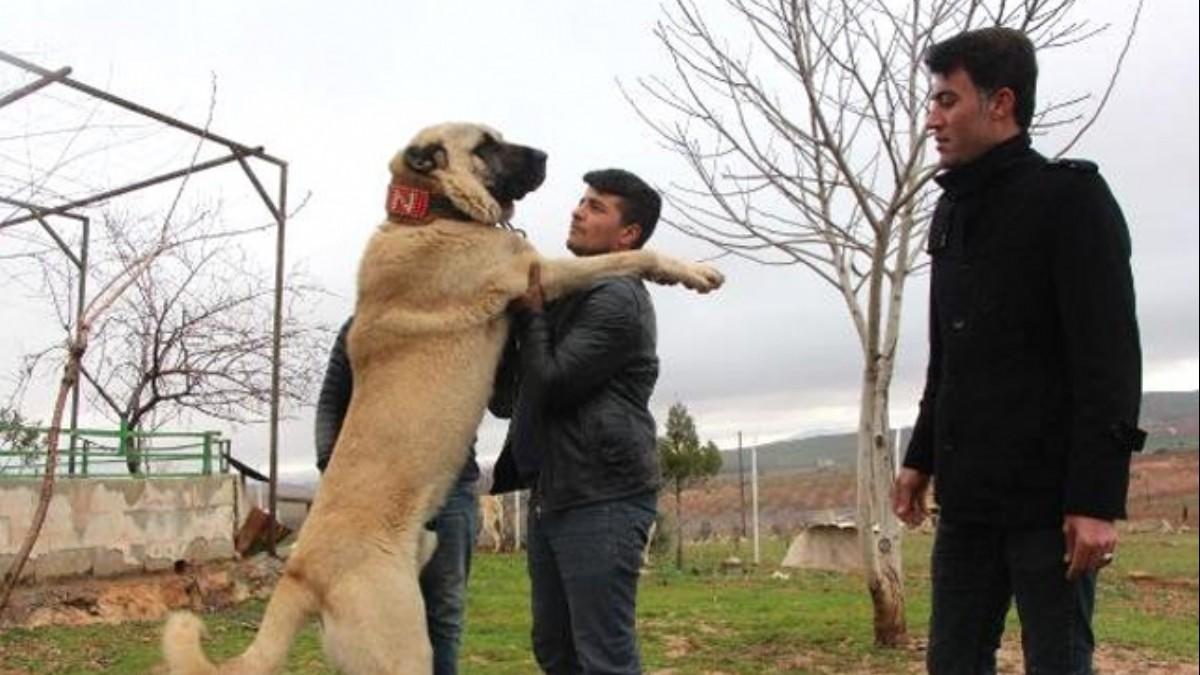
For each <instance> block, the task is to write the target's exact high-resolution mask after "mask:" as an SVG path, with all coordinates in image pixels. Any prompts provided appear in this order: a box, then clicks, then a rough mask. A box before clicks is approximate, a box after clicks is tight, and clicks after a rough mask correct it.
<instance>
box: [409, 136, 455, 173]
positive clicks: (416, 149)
mask: <svg viewBox="0 0 1200 675" xmlns="http://www.w3.org/2000/svg"><path fill="white" fill-rule="evenodd" d="M446 164H447V162H446V149H445V148H443V147H442V144H441V143H430V144H428V145H410V146H408V147H407V148H405V149H404V165H405V166H407V167H408V168H409V169H411V170H412V171H415V172H417V173H429V172H430V171H433V170H434V169H437V168H439V167H441V168H445V166H446Z"/></svg>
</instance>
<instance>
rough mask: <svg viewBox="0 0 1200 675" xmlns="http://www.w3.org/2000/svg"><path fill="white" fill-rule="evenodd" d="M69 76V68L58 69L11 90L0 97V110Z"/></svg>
mask: <svg viewBox="0 0 1200 675" xmlns="http://www.w3.org/2000/svg"><path fill="white" fill-rule="evenodd" d="M70 74H71V68H70V67H69V66H68V67H66V68H59V69H58V70H56V71H54V72H52V73H47V74H45V75H42V76H41V77H40V78H38V79H37V80H34V81H33V82H30V83H29V84H27V85H25V86H24V87H20V88H17V89H13V90H12V91H10V92H8V93H7V94H5V95H4V96H0V108H3V107H4V106H6V105H8V104H9V103H13V102H15V101H19V100H21V99H23V98H25V97H26V96H28V95H30V94H32V93H34V92H36V91H38V90H39V89H41V88H42V87H45V86H47V85H50V84H54V83H55V82H58V81H59V80H61V79H63V78H64V77H66V76H68V75H70Z"/></svg>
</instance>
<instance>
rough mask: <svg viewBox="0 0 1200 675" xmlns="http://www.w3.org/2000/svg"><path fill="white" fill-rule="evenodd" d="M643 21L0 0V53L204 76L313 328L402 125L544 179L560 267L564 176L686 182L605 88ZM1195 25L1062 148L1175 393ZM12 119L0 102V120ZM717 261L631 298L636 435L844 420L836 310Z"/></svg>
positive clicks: (846, 371) (1139, 47) (1190, 169)
mask: <svg viewBox="0 0 1200 675" xmlns="http://www.w3.org/2000/svg"><path fill="white" fill-rule="evenodd" d="M701 4H703V3H701ZM1086 4H1087V6H1088V7H1089V8H1092V9H1094V10H1096V11H1098V12H1102V14H1101V15H1097V16H1096V17H1094V18H1095V19H1097V20H1098V21H1100V22H1103V21H1108V20H1111V21H1116V22H1118V23H1127V22H1128V18H1129V11H1130V3H1124V2H1104V3H1086ZM660 17H661V10H660V8H659V6H658V4H657V3H652V2H644V1H638V0H626V1H616V0H609V1H606V2H548V1H547V2H532V1H530V2H487V3H483V2H481V3H470V4H468V3H450V2H445V3H438V2H396V3H356V2H342V3H336V4H332V5H331V4H330V3H321V2H296V1H289V2H282V1H279V2H274V1H273V2H252V3H247V2H207V3H169V2H151V1H147V2H121V3H85V2H74V3H66V2H46V1H43V0H38V1H31V0H6V2H5V3H4V9H3V17H2V18H0V49H2V50H4V51H7V52H10V53H15V54H17V55H19V56H21V57H22V58H26V59H28V60H31V61H34V62H36V63H38V64H40V65H43V66H45V67H48V68H51V69H55V68H59V67H62V66H71V67H73V68H74V72H73V75H72V76H73V77H74V78H75V79H77V80H80V81H83V82H86V83H89V84H93V85H96V86H99V87H102V88H105V89H108V90H110V91H112V92H114V93H117V94H119V95H121V96H124V97H127V98H131V99H134V100H136V101H138V102H140V103H142V104H145V105H147V106H149V107H151V108H156V109H159V110H163V111H167V112H170V113H172V114H175V115H178V116H180V117H183V118H184V119H187V120H190V121H194V122H196V123H202V122H203V119H204V117H205V114H206V110H207V107H208V102H209V91H210V78H211V76H212V75H213V74H215V76H216V78H217V83H218V85H217V91H218V94H217V106H216V110H215V117H214V120H213V123H212V129H213V130H214V131H216V132H218V133H220V134H222V135H225V136H227V137H231V138H234V139H236V140H238V141H241V142H244V143H246V144H248V145H263V146H265V147H266V149H267V151H268V152H270V153H272V154H274V155H275V156H278V157H282V158H284V159H286V160H287V161H288V162H289V163H290V172H291V184H290V188H289V189H290V194H292V195H294V196H296V195H302V194H304V193H306V192H310V191H311V195H312V196H311V200H310V201H309V203H308V206H307V207H306V208H305V209H304V210H303V211H302V212H301V213H300V214H299V215H298V216H297V217H296V218H295V219H294V220H293V221H292V222H291V224H290V226H289V239H288V257H289V261H291V262H302V263H303V264H304V265H305V266H306V267H307V269H308V270H309V272H310V273H311V274H312V275H313V276H314V277H315V278H316V279H317V280H319V281H320V282H321V283H322V284H324V285H325V286H326V287H328V288H329V289H330V290H331V291H332V292H333V295H332V296H331V297H330V298H328V299H327V300H325V301H324V302H323V304H322V305H321V306H320V307H318V308H317V309H316V311H317V313H318V315H319V316H320V317H322V318H323V319H325V320H326V321H329V322H337V321H339V320H340V318H341V317H343V316H345V315H346V314H348V313H349V312H350V310H351V305H352V298H353V283H354V272H355V268H356V265H357V263H358V257H359V253H360V252H361V249H362V245H363V243H364V242H365V240H366V238H367V237H368V236H369V234H370V232H371V231H372V228H373V227H374V226H375V225H376V224H377V222H378V221H379V219H380V215H381V213H380V204H381V203H382V198H383V191H384V189H385V186H386V182H387V178H388V176H387V173H386V163H387V161H388V159H389V158H390V156H391V154H392V153H393V152H395V150H396V149H398V148H399V147H401V146H403V144H404V143H405V142H406V141H407V140H408V139H409V138H410V137H411V136H412V135H413V134H414V133H415V132H416V131H417V130H418V129H420V128H421V127H423V126H426V125H429V124H432V123H437V122H440V121H443V120H472V121H480V122H485V123H487V124H489V125H492V126H494V127H496V128H498V129H500V130H501V131H502V132H504V134H505V135H506V137H507V138H508V139H510V140H514V141H518V142H523V143H528V144H531V145H536V146H538V147H541V148H543V149H545V150H546V151H547V152H548V153H549V154H550V165H549V176H548V178H547V180H546V183H545V185H544V186H543V187H542V188H541V189H540V190H539V191H538V192H536V193H534V194H533V195H531V196H530V197H528V198H527V199H526V200H525V201H524V202H523V203H521V205H520V206H519V208H518V214H517V216H516V218H515V222H516V224H517V225H518V226H520V227H522V228H524V229H525V230H527V231H528V232H529V234H530V237H531V239H532V240H533V241H534V242H535V243H536V244H537V245H538V246H539V248H540V249H541V250H542V251H543V252H544V253H547V254H552V255H564V254H566V251H565V249H564V248H563V245H562V244H563V241H564V239H565V235H566V229H567V225H568V219H569V211H570V209H571V207H572V205H573V204H574V203H575V201H576V200H577V198H578V196H579V194H580V192H581V190H582V183H581V181H580V176H581V175H582V174H583V173H584V172H585V171H587V170H589V169H592V168H598V167H604V166H621V167H625V168H629V169H632V170H633V171H635V172H637V173H639V174H642V175H643V176H644V177H646V178H647V179H649V180H651V182H654V183H656V184H658V185H660V186H667V185H669V184H671V183H672V182H674V181H686V180H687V179H688V175H687V173H686V171H687V169H686V167H684V166H682V165H681V164H680V163H679V161H678V160H677V159H676V158H674V157H673V156H672V155H670V154H669V153H667V152H665V151H664V150H662V149H661V148H659V147H658V146H657V145H656V143H655V140H654V138H653V137H652V135H651V134H650V132H649V131H648V130H647V129H646V127H645V126H644V125H643V123H642V122H641V121H639V119H638V118H637V116H636V115H635V114H634V112H633V111H632V110H631V108H630V106H629V105H628V103H627V102H626V101H625V100H624V99H623V98H622V96H621V93H620V91H619V89H618V87H617V84H616V83H617V81H618V80H620V81H622V82H624V83H627V84H629V83H633V82H634V81H635V80H636V78H638V77H643V76H649V75H655V74H666V73H667V72H668V71H667V64H666V60H665V55H664V53H663V51H662V49H661V47H660V46H659V45H658V43H657V42H656V40H655V38H654V36H653V34H652V29H653V26H654V22H655V21H656V20H657V19H659V18H660ZM1197 23H1198V20H1197V9H1196V7H1195V6H1194V5H1192V4H1191V3H1183V2H1149V3H1147V5H1146V8H1145V10H1144V13H1143V17H1142V22H1141V26H1140V28H1139V32H1138V35H1137V37H1136V38H1135V41H1134V44H1133V47H1132V50H1131V52H1130V55H1129V57H1128V60H1127V62H1126V65H1125V68H1124V72H1123V74H1122V77H1121V80H1120V82H1119V84H1118V85H1117V88H1116V90H1115V92H1114V93H1113V96H1112V99H1111V101H1110V103H1109V107H1108V109H1107V112H1106V113H1105V114H1104V116H1103V117H1102V118H1101V119H1100V121H1099V122H1098V123H1097V124H1096V125H1095V127H1094V128H1092V130H1091V131H1090V132H1089V134H1088V135H1087V136H1086V137H1085V138H1084V140H1083V142H1082V143H1081V144H1080V145H1078V146H1077V147H1076V148H1075V149H1074V150H1073V151H1072V153H1071V154H1072V155H1074V156H1080V157H1087V158H1090V159H1092V160H1094V161H1096V162H1098V163H1099V164H1100V166H1101V170H1102V171H1103V172H1104V174H1105V177H1106V178H1107V179H1108V181H1109V183H1110V184H1111V186H1112V188H1113V191H1114V192H1115V194H1116V195H1117V197H1118V199H1119V201H1120V203H1121V205H1122V207H1123V209H1124V211H1125V214H1126V217H1127V219H1128V221H1129V223H1130V229H1131V234H1132V237H1133V246H1134V269H1135V275H1136V285H1137V291H1138V298H1139V316H1140V320H1141V325H1142V335H1143V349H1144V353H1145V359H1146V365H1145V371H1146V388H1147V389H1156V390H1157V389H1170V390H1183V389H1194V388H1196V387H1197V381H1198V379H1200V375H1198V372H1200V359H1198V356H1197V352H1198V350H1197V342H1198V337H1197V336H1198V329H1197V324H1198V321H1197V305H1198V291H1197V285H1198V284H1197V269H1198V267H1200V265H1198V260H1197V256H1198V254H1197V250H1198V242H1197V229H1198V228H1197V215H1198V213H1200V207H1198V184H1200V176H1198V169H1197V165H1198V151H1197V148H1198V145H1200V143H1198V138H1197V135H1198V133H1197V128H1198V122H1197V115H1198V109H1200V106H1198V100H1197V81H1198V79H1200V78H1198V74H1197V59H1196V54H1197V49H1198V47H1200V40H1198V38H1197ZM1120 27H1121V26H1118V28H1120ZM1116 37H1117V35H1116V33H1115V32H1114V33H1113V34H1112V36H1111V37H1110V38H1106V39H1102V40H1100V41H1098V42H1097V43H1095V44H1094V45H1092V46H1090V47H1089V48H1087V49H1083V50H1075V51H1073V52H1064V53H1062V54H1058V55H1051V56H1048V57H1044V58H1043V60H1042V72H1043V76H1042V80H1041V86H1040V91H1039V95H1040V96H1041V97H1042V98H1043V99H1046V100H1048V99H1049V98H1062V97H1064V96H1066V95H1068V94H1069V93H1071V92H1078V91H1081V90H1084V91H1086V90H1087V89H1088V88H1091V89H1095V88H1098V87H1099V86H1100V85H1101V84H1102V83H1103V77H1104V73H1105V72H1107V70H1108V69H1109V68H1110V67H1111V64H1112V60H1113V58H1114V57H1115V53H1116V48H1117V45H1116V42H1115V39H1116ZM0 70H2V71H4V72H2V73H0V85H5V86H7V87H12V86H15V85H16V84H19V83H21V82H22V81H23V80H22V79H21V76H20V74H19V73H16V72H15V71H14V70H13V69H11V68H10V67H8V66H7V65H0ZM0 89H3V87H2V86H0ZM3 93H4V91H0V94H3ZM15 109H17V106H12V107H10V108H9V109H0V122H2V121H4V120H3V116H4V115H6V114H10V111H12V110H15ZM12 114H19V113H12ZM11 140H12V139H5V138H0V153H3V152H13V147H14V146H13V145H11ZM1050 140H1053V139H1050ZM6 142H10V144H9V145H5V143H6ZM1047 142H1048V143H1049V141H1047ZM186 145H187V144H186V139H182V140H181V142H180V144H179V147H184V146H186ZM1051 146H1052V144H1051ZM1045 149H1047V150H1051V151H1052V150H1054V149H1055V148H1054V147H1047V148H1045ZM113 161H114V163H116V162H117V160H115V159H114V160H113ZM119 168H121V169H128V168H129V167H127V166H124V165H122V166H120V167H119ZM133 168H134V169H137V168H138V167H136V166H135V167H133ZM159 170H161V169H159ZM119 173H120V172H119V171H116V170H114V172H113V178H112V180H113V181H114V182H116V181H118V180H119V177H118V174H119ZM97 180H100V179H99V178H97ZM221 189H222V192H221V199H222V200H223V201H225V202H226V203H237V202H239V201H240V202H243V203H245V204H249V205H251V206H253V205H255V204H256V202H255V200H256V197H255V196H254V195H253V193H251V192H250V191H249V188H247V187H245V186H244V185H243V186H242V187H241V188H239V189H241V190H242V191H241V192H238V189H235V188H232V187H222V188H221ZM293 198H294V199H296V198H298V197H293ZM293 203H294V202H293ZM247 208H248V207H247ZM3 245H5V244H4V240H3V239H0V246H3ZM654 245H655V246H656V247H657V248H659V249H661V250H664V251H667V252H670V253H673V254H676V255H683V256H689V257H707V256H711V255H713V253H714V251H712V250H710V249H707V248H705V247H704V246H702V245H701V244H699V243H698V242H695V241H692V240H688V239H687V238H685V237H683V236H682V235H680V234H678V233H676V232H674V231H671V230H669V229H668V228H663V229H662V230H660V232H659V233H658V234H656V236H655V239H654ZM2 253H3V251H2V250H0V254H2ZM0 264H3V260H2V258H0ZM719 264H720V265H721V267H722V269H723V270H724V271H725V273H726V275H727V277H728V279H729V283H728V286H727V288H725V289H724V290H722V291H721V292H720V293H719V294H716V295H713V296H708V297H703V298H701V297H698V296H693V295H691V294H689V293H686V292H684V291H682V290H679V289H676V288H664V289H656V290H654V291H653V295H654V298H655V302H656V305H657V309H658V318H659V350H660V355H661V358H662V375H661V378H660V381H659V386H658V390H657V394H656V396H655V398H654V401H653V408H654V411H655V413H656V416H657V417H658V418H659V419H660V421H661V420H665V416H666V415H665V413H666V408H667V407H668V406H669V405H670V404H671V403H672V402H673V401H675V400H681V401H683V402H684V403H686V404H687V405H688V406H689V408H690V409H691V411H692V413H693V415H694V416H695V418H696V422H697V426H698V428H699V430H700V433H701V436H702V437H704V438H712V439H713V440H716V441H717V442H718V443H719V444H721V445H728V444H730V443H732V442H733V439H734V438H735V436H736V433H737V432H738V431H739V430H740V431H742V432H744V434H745V438H746V442H747V443H752V442H755V441H767V440H773V439H777V438H780V437H786V436H793V435H800V434H805V433H812V432H815V431H825V430H845V429H850V428H852V427H853V426H854V424H855V422H856V410H857V403H858V380H859V371H860V363H859V358H860V352H859V348H858V346H857V341H856V338H855V336H854V335H853V331H852V329H851V326H850V323H849V320H848V317H847V315H846V311H845V307H844V305H843V304H842V303H841V301H840V300H839V298H838V297H837V296H836V295H835V294H834V293H833V292H832V291H831V290H830V289H829V288H828V287H826V286H823V285H821V284H820V283H818V282H816V281H815V280H814V279H812V278H811V277H810V276H809V275H808V274H807V273H805V272H803V271H802V270H801V269H799V268H772V269H765V268H761V267H755V266H753V265H750V264H748V263H742V262H736V261H728V260H721V261H720V263H719ZM18 290H19V289H18ZM3 292H4V295H5V297H6V298H7V299H8V300H7V301H6V307H5V308H3V309H0V322H3V323H4V325H6V326H10V328H9V329H7V330H6V333H5V335H4V337H2V338H0V371H4V372H8V371H11V370H12V369H13V368H14V367H15V363H16V359H17V357H18V355H19V354H21V353H22V352H23V351H28V350H29V349H31V348H32V347H34V346H35V345H38V344H44V342H45V339H46V336H47V335H51V336H52V335H53V333H52V330H50V329H52V326H50V327H49V328H48V329H47V331H49V332H47V331H42V329H40V328H38V327H36V326H33V325H30V324H37V323H38V321H39V320H40V319H39V320H34V319H32V318H31V317H36V316H37V311H36V309H31V308H30V307H29V304H28V302H27V301H21V302H19V301H18V300H16V299H14V298H16V297H17V296H20V295H21V294H20V293H18V292H15V291H14V289H11V288H8V289H3ZM926 293H927V278H926V277H923V276H922V277H917V278H915V279H913V280H912V281H911V282H910V286H909V288H908V292H907V302H906V306H905V314H904V316H905V318H904V321H903V334H902V342H901V349H900V354H899V364H898V368H897V376H896V380H895V384H894V386H893V390H892V392H893V393H892V396H893V406H892V420H893V422H894V423H896V424H910V423H911V421H912V416H913V414H914V410H915V402H916V399H917V398H918V396H919V392H920V387H921V374H922V369H923V367H924V360H925V356H926V347H925V335H924V325H925V312H926V301H925V294H926ZM22 297H23V296H22ZM39 340H40V341H41V343H39ZM7 382H8V380H7V379H4V380H0V383H7ZM0 395H4V396H5V397H6V396H7V392H0ZM25 405H26V409H25V412H26V414H27V415H29V416H33V417H41V418H45V417H48V412H44V411H43V409H41V408H39V406H40V405H45V404H43V403H42V402H41V401H40V400H29V401H26V404H25ZM296 416H297V418H296V419H295V420H293V421H290V422H288V423H287V424H285V427H284V434H283V441H284V442H283V453H284V454H283V456H282V460H281V461H282V463H283V464H284V465H285V466H288V467H301V466H308V465H310V464H311V461H312V459H311V458H312V443H311V411H310V410H301V411H298V412H297V413H296ZM499 436H500V427H499V425H498V424H495V423H488V424H487V425H485V429H484V432H483V434H482V436H481V441H480V452H481V454H484V455H490V454H494V453H495V452H496V451H497V450H498V448H497V445H498V440H499ZM265 438H266V434H265V432H264V431H263V430H262V429H261V428H259V429H257V430H255V429H251V430H246V429H241V430H237V432H236V436H235V439H236V440H235V443H236V444H235V454H238V455H240V456H245V457H248V458H249V459H251V461H252V462H256V461H260V460H261V458H262V457H264V456H265V445H266V443H265Z"/></svg>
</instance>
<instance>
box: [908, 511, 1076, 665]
mask: <svg viewBox="0 0 1200 675" xmlns="http://www.w3.org/2000/svg"><path fill="white" fill-rule="evenodd" d="M1065 548H1066V544H1065V539H1064V537H1063V533H1062V530H1061V529H1059V528H1053V529H1044V530H1028V531H1010V530H1003V529H1000V528H993V527H989V526H986V525H967V524H959V523H955V524H951V523H947V522H945V521H942V522H940V523H939V524H938V529H937V538H936V539H935V540H934V544H933V561H932V566H933V617H932V618H931V620H930V626H929V652H928V655H927V656H928V663H927V665H928V667H929V672H930V673H932V674H934V675H942V674H947V675H977V674H979V675H982V674H985V673H987V674H991V673H995V672H996V649H998V648H999V647H1000V636H1001V635H1002V634H1003V633H1004V619H1005V616H1006V615H1007V614H1008V608H1009V605H1010V604H1011V602H1012V600H1013V599H1014V598H1015V599H1016V604H1017V614H1018V615H1019V616H1020V618H1021V646H1022V648H1023V650H1024V654H1025V672H1026V673H1031V674H1037V675H1048V674H1060V673H1061V674H1062V675H1067V674H1070V675H1091V673H1092V649H1093V647H1094V646H1095V639H1094V637H1093V635H1092V609H1093V608H1094V606H1095V594H1096V575H1095V573H1089V574H1086V575H1084V576H1082V577H1080V578H1078V579H1076V580H1075V581H1067V579H1066V565H1065V563H1063V553H1064V551H1065Z"/></svg>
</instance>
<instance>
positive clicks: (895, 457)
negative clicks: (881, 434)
mask: <svg viewBox="0 0 1200 675" xmlns="http://www.w3.org/2000/svg"><path fill="white" fill-rule="evenodd" d="M903 439H904V429H902V428H900V427H896V444H895V445H894V446H892V473H893V474H895V475H897V476H898V475H900V442H901V441H902V440H903Z"/></svg>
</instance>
